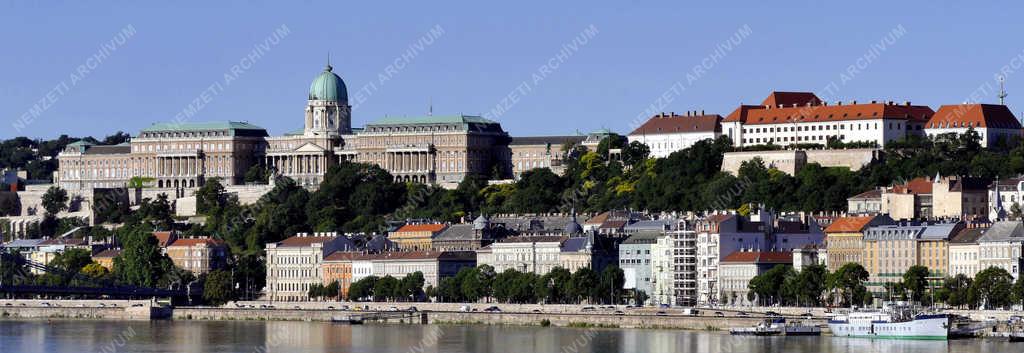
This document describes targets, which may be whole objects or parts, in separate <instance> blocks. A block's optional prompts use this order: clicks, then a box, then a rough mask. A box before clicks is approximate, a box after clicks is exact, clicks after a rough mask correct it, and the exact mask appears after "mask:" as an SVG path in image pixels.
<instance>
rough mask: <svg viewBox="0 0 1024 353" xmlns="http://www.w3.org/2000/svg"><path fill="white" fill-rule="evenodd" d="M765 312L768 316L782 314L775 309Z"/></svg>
mask: <svg viewBox="0 0 1024 353" xmlns="http://www.w3.org/2000/svg"><path fill="white" fill-rule="evenodd" d="M764 314H765V315H768V316H782V315H779V313H777V312H774V311H768V312H766V313H764Z"/></svg>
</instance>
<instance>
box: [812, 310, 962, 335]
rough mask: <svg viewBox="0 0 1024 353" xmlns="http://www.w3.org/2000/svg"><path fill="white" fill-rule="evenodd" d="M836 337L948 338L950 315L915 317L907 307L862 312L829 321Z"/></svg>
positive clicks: (839, 316)
mask: <svg viewBox="0 0 1024 353" xmlns="http://www.w3.org/2000/svg"><path fill="white" fill-rule="evenodd" d="M828 327H829V329H830V330H831V331H832V335H833V336H838V337H864V338H891V339H930V340H946V339H948V338H949V330H950V317H949V315H947V314H913V313H912V311H911V310H909V308H906V307H887V308H886V309H884V310H881V311H860V312H852V313H849V314H843V315H836V316H834V317H832V318H831V319H830V320H829V321H828Z"/></svg>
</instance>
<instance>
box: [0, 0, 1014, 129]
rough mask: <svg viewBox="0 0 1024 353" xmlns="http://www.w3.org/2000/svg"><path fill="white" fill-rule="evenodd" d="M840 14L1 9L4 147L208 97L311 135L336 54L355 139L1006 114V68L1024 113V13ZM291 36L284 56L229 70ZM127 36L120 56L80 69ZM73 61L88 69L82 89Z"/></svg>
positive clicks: (27, 5) (729, 7)
mask: <svg viewBox="0 0 1024 353" xmlns="http://www.w3.org/2000/svg"><path fill="white" fill-rule="evenodd" d="M847 4H848V2H833V1H794V2H787V3H786V4H781V2H764V1H751V2H747V3H741V2H730V3H728V4H726V3H725V2H710V1H707V2H698V3H692V4H691V3H684V2H680V1H657V2H655V1H651V2H642V3H641V2H637V3H636V4H627V2H614V3H612V4H600V5H598V4H594V2H574V3H569V2H562V1H536V2H534V1H515V2H502V3H496V2H485V1H466V2H444V3H443V4H442V3H441V2H420V1H417V2H408V3H400V2H375V1H362V2H342V1H331V2H313V1H294V2H288V3H287V4H284V2H280V3H277V2H275V3H270V2H267V3H251V4H250V3H248V2H230V1H216V2H213V1H207V2H196V3H193V4H187V3H185V2H181V3H179V2H162V3H151V4H140V3H136V2H107V3H101V2H91V3H90V4H85V3H84V2H71V1H63V2H61V1H58V2H47V3H45V4H44V3H43V2H27V1H24V2H22V1H15V2H8V3H5V4H3V5H0V33H3V39H4V40H3V45H2V48H3V50H2V55H0V137H2V138H9V137H13V136H17V135H27V136H30V137H42V138H52V137H56V136H58V135H60V134H69V135H72V136H84V135H94V136H97V137H101V136H105V135H107V134H110V133H113V132H115V131H117V130H123V131H126V132H129V133H132V134H136V133H137V132H138V131H139V130H140V129H142V128H144V127H146V126H148V125H150V124H152V123H154V122H158V121H169V120H172V119H174V118H175V116H176V115H178V114H179V113H181V112H183V111H185V110H187V109H189V108H188V106H189V104H190V103H193V104H194V102H197V101H199V100H202V101H203V102H202V106H201V108H199V109H192V110H193V111H192V114H190V116H189V117H188V119H187V120H189V121H215V120H236V121H249V122H251V123H254V124H257V125H260V126H263V127H265V128H267V129H268V130H269V131H270V133H271V134H274V135H277V134H281V133H284V132H287V131H291V130H295V129H296V128H299V127H301V119H302V110H303V108H304V106H305V99H306V97H305V95H306V92H307V90H308V87H309V83H310V82H311V81H312V79H313V78H314V77H315V76H316V75H317V74H319V72H320V71H321V70H322V68H323V66H324V62H325V61H326V56H327V52H328V51H330V52H331V55H332V64H333V66H334V67H335V70H334V71H335V72H336V73H338V74H339V75H341V76H342V78H343V79H344V80H345V81H346V83H347V84H348V89H349V94H350V100H353V97H352V96H353V95H354V94H355V92H356V91H358V90H360V89H362V88H363V87H368V85H370V86H373V87H374V88H373V89H372V90H371V91H372V92H370V93H369V94H365V92H364V95H363V100H362V102H361V103H360V104H358V106H357V107H356V108H355V109H354V111H353V125H354V126H362V125H364V124H365V123H367V122H369V121H373V120H376V119H379V118H382V117H384V116H386V115H392V116H394V115H399V116H401V115H407V116H414V115H423V114H425V113H426V112H427V110H428V105H429V103H430V102H433V111H434V113H435V114H457V113H466V114H488V112H491V111H492V110H494V109H496V108H497V107H500V108H501V110H504V112H502V113H501V114H499V116H497V117H496V118H497V120H499V122H501V124H502V125H503V126H504V127H505V129H506V130H507V131H509V132H510V133H511V134H512V135H513V136H522V135H560V134H572V133H574V132H575V131H577V130H579V131H583V132H587V131H591V130H595V129H599V128H609V129H612V130H615V131H617V132H620V133H628V132H629V130H631V128H632V127H633V126H634V125H635V124H636V120H637V119H636V117H637V116H642V115H645V114H646V112H647V111H649V110H651V109H652V106H653V107H654V109H655V110H664V111H666V112H668V111H675V112H677V113H682V112H685V111H687V110H704V111H705V112H707V113H718V114H721V115H723V116H724V115H726V114H728V113H729V112H731V111H732V110H733V109H734V108H735V107H736V106H737V105H738V104H740V103H757V102H760V101H761V99H763V98H764V97H765V96H766V95H767V94H768V93H769V92H770V91H772V90H801V91H808V90H809V91H815V92H817V93H819V95H820V96H822V97H823V98H825V99H826V100H829V101H835V100H843V101H848V100H859V101H868V100H873V99H878V100H896V101H901V102H902V101H904V100H910V101H912V102H914V103H917V104H927V105H931V106H932V107H933V108H937V107H938V106H939V105H941V104H954V103H960V102H963V101H965V100H980V101H982V102H997V101H998V98H997V97H996V92H995V91H994V90H991V91H990V90H989V88H991V87H996V86H997V85H995V82H996V81H995V78H994V77H995V75H997V74H998V73H999V72H1000V71H1001V70H1002V68H1003V67H1004V66H1007V67H1008V68H1009V69H1010V70H1012V71H1013V72H1010V71H1007V73H1008V75H1007V90H1008V91H1009V93H1010V95H1009V97H1008V98H1007V105H1009V106H1010V108H1011V109H1012V110H1013V111H1014V112H1015V113H1016V114H1018V116H1020V115H1021V111H1022V110H1021V109H1024V108H1019V107H1021V104H1018V103H1024V73H1021V72H1019V71H1024V67H1022V66H1021V65H1024V61H1022V58H1024V42H1021V41H1019V40H1018V38H1017V37H1019V35H1020V34H1021V33H1024V21H1020V14H1021V13H1022V11H1021V10H1024V9H1022V7H1024V4H1022V3H1021V2H1019V1H1000V2H955V3H954V2H950V4H939V2H902V1H887V2H870V1H860V2H857V6H855V7H853V6H849V5H847ZM282 26H284V27H282ZM591 26H592V27H591ZM281 28H286V29H287V30H286V32H287V33H286V34H285V35H284V36H280V35H279V38H278V39H279V40H276V44H272V45H270V46H269V50H264V51H263V52H262V54H261V55H259V57H258V58H256V59H254V60H251V61H250V62H248V64H246V66H247V67H248V69H246V70H241V71H239V70H236V72H235V73H232V71H231V68H232V66H234V65H239V64H240V63H242V62H243V61H244V60H243V58H246V57H247V55H249V54H250V53H251V52H252V51H253V50H254V48H256V47H257V46H259V45H260V44H261V43H263V44H264V45H265V44H266V42H267V38H268V37H270V36H271V35H272V34H273V33H274V31H275V30H278V29H281ZM587 28H591V29H592V30H591V32H590V34H591V36H589V37H585V35H586V34H585V33H584V30H585V29H587ZM431 29H435V35H434V37H433V40H432V41H431V42H430V43H429V44H426V45H422V49H416V50H415V55H414V56H413V57H412V58H411V59H409V60H403V61H402V65H401V69H400V70H396V69H391V70H389V69H388V68H387V67H388V65H393V64H394V63H395V62H396V60H402V59H401V58H402V54H403V53H407V52H408V51H409V48H410V46H415V45H416V43H417V42H420V41H421V40H422V39H423V38H425V37H429V36H431V34H430V31H431ZM437 29H440V31H441V32H442V33H441V34H440V35H436V32H437ZM595 29H596V30H595ZM126 30H127V31H129V32H130V33H131V34H130V35H129V36H127V38H123V39H125V40H123V44H118V43H117V42H114V45H113V48H114V50H108V51H107V55H106V56H105V57H104V58H102V60H101V61H99V62H97V61H96V60H93V61H89V60H88V59H89V58H91V57H94V56H95V55H97V53H100V52H101V51H102V49H101V48H102V47H103V46H104V44H107V45H108V47H110V45H109V44H110V43H111V41H112V40H114V39H115V38H117V36H118V35H119V33H122V34H123V33H125V32H124V31H126ZM580 38H586V40H585V41H583V42H581V41H579V39H580ZM737 38H738V39H740V40H736V39H737ZM574 39H575V40H576V42H577V43H576V44H575V45H573V44H572V43H573V41H574ZM730 39H732V41H733V42H734V43H729V42H730ZM887 39H888V41H887ZM421 44H422V42H421ZM730 44H735V45H731V46H730ZM882 44H884V46H883V45H882ZM723 45H725V46H724V47H723ZM265 47H266V46H265ZM569 47H573V48H574V49H566V48H569ZM725 47H728V50H723V49H722V48H725ZM716 48H717V49H716ZM880 48H882V49H880ZM716 50H717V53H716ZM560 52H561V53H562V55H561V58H560V57H559V53H560ZM566 53H568V55H566ZM407 56H408V55H407ZM1015 58H1016V59H1015ZM708 60H711V61H708ZM708 63H710V65H708ZM552 64H557V65H552ZM82 65H90V66H91V68H90V69H89V70H88V71H87V72H86V73H85V74H83V75H78V76H80V77H77V78H74V76H76V72H77V70H78V67H80V66H82ZM701 65H703V68H704V69H703V70H694V67H695V66H701ZM851 65H853V66H854V69H855V70H854V71H850V70H849V68H850V67H851ZM698 71H700V72H699V73H697V72H698ZM538 74H539V75H541V77H542V79H541V80H536V75H538ZM225 75H230V76H231V77H232V78H231V79H230V84H224V83H225V82H226V79H225ZM381 75H385V77H386V81H385V82H384V83H383V84H381V83H380V82H381ZM688 75H689V76H688ZM72 81H73V82H74V83H73V84H72ZM218 82H219V83H221V85H220V87H219V88H218V89H217V90H216V91H215V92H208V90H209V88H210V87H211V85H212V84H215V83H218ZM524 85H525V86H524ZM827 87H831V92H823V91H825V90H826V88H827ZM524 88H525V89H524ZM204 92H206V93H205V94H204ZM659 97H660V98H659ZM971 97H975V98H971ZM43 101H45V102H44V104H42V105H41V103H40V102H43ZM43 105H45V107H43ZM353 105H355V103H353ZM490 115H491V116H494V114H493V113H491V114H490Z"/></svg>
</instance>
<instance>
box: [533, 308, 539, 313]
mask: <svg viewBox="0 0 1024 353" xmlns="http://www.w3.org/2000/svg"><path fill="white" fill-rule="evenodd" d="M533 312H534V313H540V312H541V311H540V309H533Z"/></svg>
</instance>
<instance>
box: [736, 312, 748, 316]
mask: <svg viewBox="0 0 1024 353" xmlns="http://www.w3.org/2000/svg"><path fill="white" fill-rule="evenodd" d="M736 315H739V316H750V315H747V312H745V311H741V312H738V313H736Z"/></svg>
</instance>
